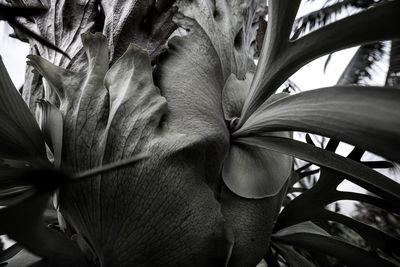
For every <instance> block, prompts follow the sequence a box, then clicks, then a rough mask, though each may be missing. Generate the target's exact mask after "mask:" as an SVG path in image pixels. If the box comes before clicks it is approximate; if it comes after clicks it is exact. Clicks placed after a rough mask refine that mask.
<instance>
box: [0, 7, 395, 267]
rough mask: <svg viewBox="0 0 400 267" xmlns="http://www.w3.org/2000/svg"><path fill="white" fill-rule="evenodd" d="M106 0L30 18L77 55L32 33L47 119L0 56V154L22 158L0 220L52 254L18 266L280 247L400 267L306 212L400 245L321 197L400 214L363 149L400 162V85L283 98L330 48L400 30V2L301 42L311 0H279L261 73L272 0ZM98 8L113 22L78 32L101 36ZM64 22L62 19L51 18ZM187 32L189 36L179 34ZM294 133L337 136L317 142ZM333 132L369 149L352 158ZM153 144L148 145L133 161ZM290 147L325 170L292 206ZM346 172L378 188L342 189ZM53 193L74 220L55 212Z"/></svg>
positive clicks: (244, 257)
mask: <svg viewBox="0 0 400 267" xmlns="http://www.w3.org/2000/svg"><path fill="white" fill-rule="evenodd" d="M17 2H20V1H17ZM23 2H25V1H23ZM100 2H101V4H102V8H98V6H97V5H96V4H97V1H91V0H88V1H85V2H79V3H75V2H74V3H71V2H70V3H67V2H64V1H50V2H49V3H50V5H49V13H48V15H47V16H45V17H42V18H41V19H40V18H39V19H37V20H36V21H35V23H36V24H34V25H31V26H34V27H37V29H38V30H39V32H41V34H42V36H44V37H45V38H49V40H50V41H52V42H53V43H54V44H56V45H58V46H60V48H61V49H63V50H64V51H66V52H68V53H69V55H70V56H71V60H68V59H67V58H65V57H63V56H61V55H57V54H55V53H54V52H53V51H50V50H48V49H47V48H46V47H42V46H40V44H37V43H36V44H35V42H34V41H32V43H33V45H35V47H37V49H36V52H38V53H39V54H40V55H41V56H42V57H40V56H38V55H31V56H29V65H30V67H29V68H34V69H35V70H36V72H37V73H38V74H35V75H39V74H40V75H41V76H43V77H44V79H45V86H44V88H41V87H38V86H37V83H32V81H33V79H32V77H31V78H30V79H28V81H27V83H26V84H25V88H24V92H23V96H24V99H25V100H26V101H27V103H28V105H29V106H30V107H31V108H32V107H33V105H32V103H35V102H37V101H38V103H39V106H38V113H39V115H40V116H38V119H39V123H40V126H41V129H42V130H40V129H39V126H38V125H37V124H36V122H35V120H34V117H33V116H32V115H31V113H30V112H29V109H28V107H27V106H26V105H25V104H24V103H23V101H22V98H21V97H20V96H19V94H18V93H17V92H16V90H15V88H13V85H12V84H11V82H10V79H9V77H7V73H6V70H5V68H4V66H3V65H1V73H0V74H1V75H2V77H1V78H2V79H1V80H0V85H1V88H0V89H1V90H0V104H1V105H0V114H1V118H2V123H3V126H2V127H0V137H1V138H0V140H1V141H0V142H1V143H0V144H1V148H0V155H1V156H2V157H3V158H6V159H8V161H7V162H9V164H8V165H7V166H2V169H1V170H2V171H4V173H5V174H4V175H2V176H1V178H0V185H1V186H3V187H2V188H4V190H11V191H12V194H11V195H10V196H12V197H10V198H6V202H5V203H6V206H7V207H6V208H3V209H1V210H0V218H1V220H0V230H1V233H6V234H7V235H9V236H10V237H12V238H14V239H15V240H16V241H17V242H18V243H19V244H20V245H22V246H23V247H24V248H26V249H27V250H28V251H30V252H31V253H33V254H35V255H36V256H39V257H40V258H39V262H38V258H37V257H33V256H32V254H29V253H27V252H26V251H23V252H21V253H20V254H17V256H16V257H13V258H12V259H11V260H10V264H13V263H14V264H17V262H18V263H21V262H24V264H25V265H28V264H32V263H34V262H35V261H36V263H34V264H35V266H193V265H194V266H226V265H229V266H255V265H256V264H257V263H259V262H260V261H261V260H262V259H263V257H264V256H265V257H266V260H267V262H268V263H269V264H270V265H271V266H274V265H273V264H277V265H276V266H279V262H277V261H276V259H275V260H274V257H273V256H274V255H272V254H274V253H275V254H277V253H278V254H280V255H282V256H283V258H284V259H285V261H286V262H287V263H288V264H290V265H293V266H296V264H297V265H298V266H313V265H311V264H314V265H319V266H324V264H325V263H332V262H331V261H330V260H331V258H329V257H327V256H325V255H323V256H321V255H320V254H321V253H324V254H326V255H329V256H333V257H336V258H337V259H338V260H339V261H341V262H343V263H345V264H347V265H350V266H358V265H362V266H368V265H370V266H393V265H395V264H396V263H395V262H392V259H388V258H387V257H386V256H381V255H377V254H374V253H370V252H368V251H366V250H364V249H362V248H359V247H356V246H354V245H352V244H348V243H346V242H344V241H342V240H337V239H335V238H334V237H332V236H331V235H329V233H327V232H326V231H325V230H323V229H322V228H321V227H319V226H316V225H315V224H314V223H311V222H308V221H312V220H317V221H318V220H324V219H329V220H333V221H339V222H343V223H344V224H349V225H350V226H353V228H355V229H354V230H358V231H359V232H361V233H360V235H362V237H363V238H365V239H366V240H367V241H368V242H375V241H376V242H377V244H375V245H376V246H377V248H378V249H382V250H388V251H389V252H390V253H392V254H396V255H398V251H397V250H398V249H397V248H398V247H399V246H397V244H398V240H396V239H394V238H393V237H391V236H390V235H382V234H380V232H377V230H374V229H370V228H365V227H364V226H361V225H359V224H355V223H354V222H353V221H348V219H346V218H343V217H341V216H340V215H338V214H336V213H331V212H328V211H324V210H323V207H324V205H326V204H328V203H330V201H335V200H336V199H342V198H350V197H353V198H357V199H362V200H365V199H366V201H367V202H372V203H375V204H377V205H381V206H383V207H384V208H387V209H390V210H392V211H394V212H398V206H397V205H396V204H394V203H398V201H399V199H400V185H399V184H397V183H396V182H394V181H392V180H390V179H388V178H387V177H385V176H383V175H381V174H379V173H378V172H376V171H374V170H373V169H371V168H369V167H368V166H366V165H365V164H362V163H360V162H358V161H359V157H360V151H359V150H361V149H363V150H368V151H371V152H374V153H377V154H379V155H381V156H383V157H385V158H387V159H389V160H393V161H400V157H399V154H398V150H399V149H400V141H399V140H400V121H399V119H398V113H399V107H400V105H398V103H399V101H400V91H398V90H397V89H392V88H380V87H357V86H334V87H330V88H323V89H317V90H313V91H309V92H303V93H298V94H296V95H293V96H290V95H288V94H285V93H280V94H275V92H276V90H277V89H278V87H279V86H280V85H281V84H282V83H284V82H285V81H286V80H287V79H288V78H289V77H290V76H291V75H292V74H293V73H294V72H295V71H297V70H298V69H299V68H301V67H302V66H304V65H305V64H307V63H308V62H310V61H311V60H313V59H315V58H317V57H319V56H322V55H324V54H327V53H332V52H334V51H337V50H340V49H343V48H346V47H350V46H355V45H360V44H365V43H372V42H377V41H382V40H391V39H395V38H398V37H399V36H400V31H399V29H398V27H396V21H397V14H398V12H399V11H400V2H399V1H389V2H387V3H384V4H381V5H377V6H375V7H372V8H370V9H367V10H365V11H363V12H360V13H358V14H356V15H354V16H350V17H348V18H345V19H343V20H340V21H337V22H334V23H331V24H330V25H327V26H326V27H322V28H320V29H318V30H315V31H314V32H312V33H309V34H307V35H305V36H303V37H301V38H299V39H296V40H290V33H291V30H292V24H293V22H294V18H295V15H296V13H297V10H298V7H299V4H300V1H299V0H295V1H293V0H271V1H269V6H268V26H267V31H266V35H265V39H264V42H263V47H262V49H261V52H260V59H259V62H258V65H257V67H256V66H254V64H253V60H252V58H251V56H253V55H254V49H253V48H252V46H253V44H254V39H255V32H256V31H255V30H254V28H252V27H254V26H255V25H253V21H251V20H252V19H249V18H254V19H255V18H256V17H257V16H253V15H254V14H255V13H257V12H256V9H255V8H257V7H258V6H259V4H263V2H262V1H250V0H248V1H236V0H235V1H234V0H232V1H224V0H216V1H186V0H180V1H177V2H175V1H136V2H128V1H118V0H116V1H112V2H109V1H100ZM174 2H175V4H174ZM264 4H265V3H264ZM68 12H69V13H68ZM103 13H104V14H103ZM67 14H73V17H72V18H71V17H68V15H67ZM251 14H253V15H251ZM103 15H104V18H105V19H104V27H103V29H102V31H103V34H101V33H94V34H93V33H84V34H82V35H81V33H83V32H86V31H96V30H99V29H98V28H97V27H98V25H99V24H98V23H97V24H96V22H97V21H98V17H99V16H100V17H101V16H103ZM53 18H56V21H57V22H56V23H57V24H56V25H58V27H48V25H50V22H53ZM257 19H259V18H257ZM249 20H250V22H249ZM366 21H368V23H369V27H368V28H366V27H365V22H366ZM102 24H103V23H100V25H102ZM61 25H62V26H61ZM176 27H180V28H183V29H185V30H186V31H187V35H185V36H175V37H173V38H171V39H170V40H168V39H169V36H170V35H171V33H172V31H173V30H174V29H175V28H176ZM250 33H252V34H250ZM52 38H53V39H52ZM80 38H81V39H80ZM81 40H82V41H81ZM167 40H168V43H167V46H165V43H166V42H167ZM130 42H134V44H131V45H128V44H129V43H130ZM164 50H165V51H164ZM152 64H153V65H152ZM42 90H43V91H44V93H42ZM38 95H44V97H45V98H46V99H45V100H41V99H38ZM360 96H362V97H360ZM52 102H53V103H52ZM291 131H304V132H309V133H315V134H320V135H323V136H327V137H330V138H332V139H330V140H332V141H330V144H329V143H328V145H327V149H322V148H317V147H314V146H313V145H312V144H306V143H303V142H299V141H295V140H293V139H292V138H291V136H292V134H291ZM333 140H340V141H344V142H348V143H351V144H354V145H356V146H357V147H359V149H357V150H355V152H354V153H353V154H352V156H351V157H350V156H349V158H344V157H341V156H339V155H336V154H334V153H333V152H332V151H334V149H332V148H334V147H335V144H334V142H335V141H333ZM45 144H46V145H47V148H46V146H45ZM328 148H329V149H328ZM141 153H147V154H149V157H147V158H143V157H139V158H138V157H136V158H135V157H134V156H135V155H138V154H141ZM48 155H51V157H49V156H48ZM132 157H133V159H132V160H130V158H132ZM293 157H296V158H301V159H303V160H306V161H309V162H311V163H313V164H315V165H318V166H320V167H321V178H320V180H319V181H318V183H317V185H316V186H315V187H313V188H311V189H310V190H308V191H306V192H305V193H304V194H302V195H300V197H298V198H295V199H294V200H293V201H291V202H289V203H287V199H286V198H285V196H286V192H287V189H288V188H289V187H290V186H291V185H292V184H293V183H294V182H295V181H297V180H298V178H296V176H297V173H296V172H294V171H293ZM49 158H53V159H54V160H53V161H52V162H51V161H49ZM10 160H13V161H10ZM21 161H22V163H21ZM115 162H117V163H116V164H115ZM128 163H130V164H131V165H129V164H128ZM10 164H11V166H9V165H10ZM26 165H29V166H26ZM58 165H59V166H58ZM101 166H102V167H101ZM10 168H11V169H10ZM99 168H100V169H99ZM10 177H11V178H10ZM82 178H86V179H82ZM343 179H348V180H350V181H353V182H354V183H356V184H358V185H360V186H363V187H364V188H366V189H367V190H369V191H370V192H372V193H374V194H375V195H376V196H374V197H365V196H360V195H353V194H351V195H343V194H342V193H340V192H337V191H336V186H337V184H338V182H339V181H341V180H343ZM21 185H23V186H25V187H24V188H23V189H24V190H22V191H21V190H20V189H21V188H20V187H21ZM56 190H58V193H57V196H56V197H55V202H56V208H57V211H58V212H59V215H60V217H59V220H60V221H59V223H60V227H61V232H59V231H57V230H54V229H52V228H49V227H45V226H44V224H43V222H42V215H43V213H44V211H45V210H46V207H47V203H48V201H49V199H50V196H51V194H52V193H53V192H54V191H56ZM7 192H8V191H7ZM282 204H284V205H285V208H284V209H283V211H282V212H281V214H279V212H280V209H281V205H282ZM278 214H279V216H278ZM275 221H276V223H275ZM354 225H355V226H354ZM378 233H379V234H378ZM71 240H72V241H71ZM271 240H272V245H271V248H272V249H270V250H269V249H268V248H269V243H270V242H271ZM391 245H393V246H391ZM293 247H296V249H294V248H293ZM298 248H300V249H303V250H304V249H305V250H309V251H311V252H310V254H309V255H308V254H307V255H306V254H304V252H302V251H300V252H299V250H298ZM10 255H12V253H10ZM304 255H306V256H304ZM310 257H311V260H310ZM274 262H275V263H274ZM325 266H326V265H325Z"/></svg>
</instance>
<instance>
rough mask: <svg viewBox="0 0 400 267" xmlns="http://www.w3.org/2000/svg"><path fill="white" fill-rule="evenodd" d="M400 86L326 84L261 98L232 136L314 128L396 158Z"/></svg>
mask: <svg viewBox="0 0 400 267" xmlns="http://www.w3.org/2000/svg"><path fill="white" fill-rule="evenodd" d="M399 102H400V91H399V90H397V89H393V88H380V87H346V86H344V87H331V88H324V89H319V90H312V91H307V92H304V93H300V94H297V95H294V96H290V97H287V98H284V99H281V100H278V101H275V102H274V103H271V104H268V103H265V104H263V105H262V106H261V107H260V109H259V110H258V111H257V112H256V113H254V114H253V115H252V116H251V117H250V118H249V120H248V121H247V122H246V123H245V124H244V125H243V127H242V128H241V129H239V130H237V131H236V132H234V133H233V136H245V135H249V134H260V133H264V132H270V131H281V130H297V131H306V132H311V133H316V134H320V135H323V136H328V137H332V138H334V139H336V140H342V141H345V142H347V143H350V144H353V145H356V146H357V147H360V148H362V149H365V150H368V151H371V152H374V153H377V154H379V155H382V156H383V157H386V158H388V159H392V160H395V161H400V157H399V154H398V153H397V151H398V150H400V120H399V119H398V114H399V113H400V106H399Z"/></svg>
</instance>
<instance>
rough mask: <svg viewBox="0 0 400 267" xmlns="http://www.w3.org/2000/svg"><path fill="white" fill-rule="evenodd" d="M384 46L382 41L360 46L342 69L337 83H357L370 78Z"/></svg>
mask: <svg viewBox="0 0 400 267" xmlns="http://www.w3.org/2000/svg"><path fill="white" fill-rule="evenodd" d="M384 48H385V45H384V43H383V42H377V43H371V44H366V45H362V46H360V48H358V50H357V52H356V53H355V54H354V56H353V58H352V59H351V61H350V63H349V64H348V65H347V67H346V69H345V70H344V71H343V73H342V75H341V76H340V78H339V80H338V82H337V84H338V85H343V84H359V83H360V82H361V81H363V80H364V79H367V78H369V79H370V78H371V77H372V73H371V72H372V71H373V69H374V64H375V63H376V62H378V61H380V60H381V59H382V57H383V55H384V54H385V49H384Z"/></svg>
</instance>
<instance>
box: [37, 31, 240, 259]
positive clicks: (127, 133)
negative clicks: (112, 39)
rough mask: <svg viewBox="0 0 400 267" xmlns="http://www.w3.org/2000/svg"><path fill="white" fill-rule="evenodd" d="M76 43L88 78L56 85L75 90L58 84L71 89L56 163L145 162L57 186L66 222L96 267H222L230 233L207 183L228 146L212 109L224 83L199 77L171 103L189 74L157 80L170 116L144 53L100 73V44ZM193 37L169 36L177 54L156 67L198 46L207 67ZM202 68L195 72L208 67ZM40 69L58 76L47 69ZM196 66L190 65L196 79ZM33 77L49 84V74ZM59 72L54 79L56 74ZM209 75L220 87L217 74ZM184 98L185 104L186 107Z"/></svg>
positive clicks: (97, 40)
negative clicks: (136, 157) (138, 156)
mask: <svg viewBox="0 0 400 267" xmlns="http://www.w3.org/2000/svg"><path fill="white" fill-rule="evenodd" d="M84 40H85V42H84V46H85V48H86V49H87V54H88V57H89V66H88V72H87V73H79V74H78V73H77V74H76V76H74V75H72V76H67V77H66V79H61V81H62V82H65V83H67V84H68V85H73V86H69V87H66V86H65V85H64V86H63V87H64V88H65V89H68V90H70V92H74V93H73V94H70V96H68V95H67V93H66V95H67V96H68V97H65V98H64V100H62V103H61V110H62V112H63V113H64V115H65V114H67V115H68V116H64V118H65V119H64V129H65V131H64V136H67V137H66V138H64V141H65V140H67V141H66V145H65V147H63V155H64V162H63V164H64V166H68V165H67V164H69V165H70V166H71V167H72V168H73V169H74V170H85V169H90V168H93V167H97V166H99V165H104V164H107V163H113V162H116V161H119V160H124V159H127V158H131V157H132V156H133V155H136V154H140V153H142V152H143V153H146V154H150V157H149V158H148V159H147V160H143V161H141V162H140V163H139V164H137V165H135V166H133V167H132V166H130V167H126V168H123V169H122V168H121V169H119V170H114V171H110V172H108V173H106V174H104V173H103V174H101V175H97V176H94V177H93V178H92V179H87V180H85V181H82V182H76V183H74V184H70V185H68V186H66V187H64V188H62V190H61V191H60V209H61V212H62V214H63V216H64V218H65V219H66V221H67V222H68V224H69V225H71V227H72V228H73V230H74V231H76V232H77V234H78V235H79V236H81V237H83V238H84V239H85V240H86V241H87V245H88V247H91V248H93V251H94V252H95V254H96V255H97V257H98V260H99V261H100V262H101V264H102V266H132V265H135V266H149V265H150V266H160V265H170V266H187V265H189V264H190V265H193V264H194V265H195V266H215V265H217V266H223V265H224V264H225V263H226V261H227V257H228V255H229V253H230V250H231V247H232V242H233V240H232V239H233V237H232V233H231V230H230V228H229V227H228V226H227V225H226V224H225V220H224V218H223V216H222V213H221V210H220V204H219V203H218V202H217V200H216V199H215V198H214V195H213V192H212V190H210V188H209V187H208V186H207V183H206V179H205V178H206V177H217V176H218V173H219V170H220V165H221V162H222V156H223V155H224V154H225V153H226V152H225V151H226V150H227V148H226V146H227V142H228V139H227V130H226V128H221V126H225V125H224V121H223V117H222V108H221V106H220V102H219V106H218V107H219V109H216V105H217V103H218V101H220V94H221V93H220V91H221V88H222V86H217V85H213V83H212V82H213V81H214V80H212V79H210V80H205V79H204V81H206V82H208V84H207V85H210V86H208V87H193V88H192V89H193V91H190V90H188V91H187V94H188V95H187V98H186V97H184V96H181V97H179V95H180V94H184V93H186V92H185V91H183V89H182V87H179V86H182V84H180V83H182V82H185V81H186V80H187V79H188V77H185V78H184V79H177V77H176V74H175V73H174V75H171V76H162V79H164V80H163V81H161V82H159V83H160V84H161V85H163V84H165V87H164V88H163V93H164V92H165V96H166V97H167V99H168V100H169V101H170V103H171V104H170V105H169V110H168V109H167V105H166V100H165V98H164V97H162V96H161V95H160V92H159V89H158V88H157V87H155V86H154V84H153V77H152V67H151V64H150V59H149V57H148V55H147V53H146V52H145V51H144V50H142V49H140V48H138V47H137V46H135V45H131V46H130V47H129V48H128V50H127V51H126V52H125V54H124V55H123V56H122V57H121V58H120V59H118V60H117V61H116V62H115V63H114V65H113V66H112V67H111V69H109V70H108V71H107V67H105V66H107V61H108V60H107V58H106V59H104V55H106V54H107V52H105V53H104V47H106V39H105V38H104V37H101V36H99V35H91V34H88V35H86V36H85V37H84ZM196 41H197V39H196V38H195V37H187V38H184V39H180V40H177V41H176V42H180V44H181V45H182V48H179V49H183V48H184V51H185V53H183V54H181V53H179V54H174V53H173V52H171V54H169V56H168V57H167V58H165V62H164V64H165V65H164V66H165V67H168V68H173V67H176V66H181V65H182V64H181V62H188V61H189V60H188V56H189V55H190V53H191V52H192V51H193V48H194V47H199V45H200V47H199V50H196V51H195V52H196V53H195V56H197V57H200V59H202V58H203V59H205V60H203V61H201V62H204V64H209V62H208V59H209V57H208V55H209V54H210V52H209V49H204V50H202V49H203V48H204V47H203V46H202V45H203V43H200V44H199V43H197V42H196ZM200 52H201V53H200ZM217 63H218V62H217ZM218 64H219V63H218ZM185 67H186V71H187V72H188V73H190V72H189V70H190V69H189V68H188V66H187V65H186V66H185ZM202 67H203V66H200V67H199V69H200V70H202V69H207V68H202ZM46 68H50V69H51V70H52V71H57V69H56V68H55V67H54V66H51V65H46ZM105 70H106V71H105ZM195 70H196V69H195V68H192V71H193V72H194V74H196V72H195ZM41 72H42V73H43V75H44V76H45V78H47V77H46V73H47V72H48V70H46V69H42V70H41ZM161 72H162V70H161ZM57 73H58V74H59V75H61V77H62V75H63V72H62V71H59V70H58V72H57ZM171 73H172V72H171ZM70 74H71V72H69V73H68V75H70ZM207 75H211V73H207ZM202 77H204V75H203V76H202V74H199V75H198V76H197V77H196V78H197V79H199V78H202ZM49 78H50V79H51V78H52V77H49ZM215 79H216V80H217V84H218V85H220V83H221V82H220V80H218V79H219V77H217V76H216V78H215ZM103 81H104V84H103ZM174 81H177V82H176V83H174ZM53 84H55V83H53ZM189 84H190V85H194V83H193V82H189ZM166 85H168V86H166ZM201 89H204V90H208V91H200V90H201ZM217 89H218V90H217ZM168 90H170V91H168ZM174 90H175V92H176V93H175V94H174ZM213 90H216V91H213ZM175 95H176V96H177V98H174V96H175ZM196 96H197V97H196ZM188 98H190V99H193V102H190V103H187V101H188ZM200 98H204V103H209V106H206V107H204V109H208V110H209V112H208V114H206V115H205V117H199V118H196V116H195V115H198V114H201V113H202V111H204V110H201V111H198V110H197V108H199V107H202V106H201V105H200V104H198V105H196V102H195V101H194V100H198V99H200ZM174 99H175V100H174ZM204 103H203V102H202V104H204ZM167 111H169V112H167ZM219 114H220V117H219ZM208 126H211V127H210V128H208ZM225 127H226V126H225ZM210 129H212V131H211V130H210ZM180 131H182V132H180ZM210 136H211V137H210ZM213 144H214V146H213ZM209 147H211V148H212V149H209ZM210 151H211V152H210ZM214 151H217V152H218V153H219V154H218V155H220V157H221V158H220V159H218V157H217V158H216V160H215V161H213V162H212V163H210V164H209V163H208V162H209V160H208V156H209V155H212V156H213V157H215V154H213V152H214ZM208 164H209V165H208ZM208 166H213V167H212V168H211V167H210V168H209V167H208Z"/></svg>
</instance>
